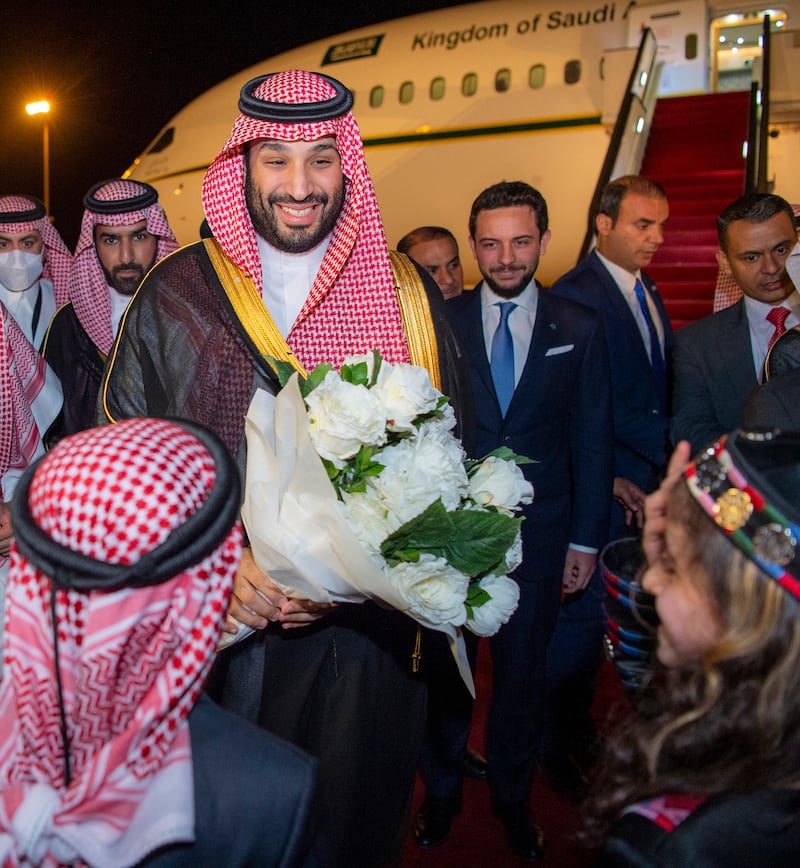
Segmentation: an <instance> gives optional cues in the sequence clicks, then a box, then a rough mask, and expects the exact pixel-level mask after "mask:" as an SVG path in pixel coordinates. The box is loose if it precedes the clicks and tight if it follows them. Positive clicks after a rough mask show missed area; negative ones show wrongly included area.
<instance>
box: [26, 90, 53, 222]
mask: <svg viewBox="0 0 800 868" xmlns="http://www.w3.org/2000/svg"><path fill="white" fill-rule="evenodd" d="M25 111H26V112H27V113H28V114H29V115H43V117H42V161H43V168H44V171H43V175H44V197H43V198H44V210H45V213H46V214H47V215H48V217H49V216H50V128H49V127H48V125H47V113H48V112H49V111H50V103H49V102H48V101H47V100H46V99H40V100H38V101H37V102H29V103H28V104H27V105H26V106H25Z"/></svg>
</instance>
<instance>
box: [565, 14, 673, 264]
mask: <svg viewBox="0 0 800 868" xmlns="http://www.w3.org/2000/svg"><path fill="white" fill-rule="evenodd" d="M657 60H658V43H657V42H656V38H655V35H654V34H653V31H652V30H651V29H650V28H649V27H648V28H647V29H646V30H644V32H643V33H642V38H641V40H640V42H639V49H638V51H637V52H636V59H635V60H634V63H633V66H632V67H631V73H630V76H629V78H628V84H627V87H626V89H625V94H624V96H623V97H622V102H621V104H620V108H619V112H618V113H617V119H616V121H615V123H614V129H613V131H612V133H611V140H610V141H609V144H608V149H607V151H606V156H605V159H604V161H603V166H602V168H601V169H600V174H599V175H598V178H597V183H596V184H595V188H594V193H593V194H592V200H591V203H590V205H589V213H588V217H587V227H586V234H585V235H584V238H583V243H582V244H581V249H580V253H579V254H578V262H580V261H581V260H582V259H583V258H584V257H585V256H586V255H587V254H588V253H589V252H590V251H591V249H592V247H593V246H594V235H595V225H594V221H595V216H596V214H597V208H598V206H599V204H600V196H601V194H602V192H603V188H604V187H605V186H606V184H608V182H609V181H611V180H612V179H613V178H618V177H620V176H621V175H635V174H637V173H638V171H639V168H640V167H641V165H642V159H643V157H644V148H645V145H646V143H647V136H648V134H649V133H650V126H651V124H652V120H653V111H654V110H655V104H656V99H657V97H658V79H659V77H660V74H661V64H660V63H658V62H657Z"/></svg>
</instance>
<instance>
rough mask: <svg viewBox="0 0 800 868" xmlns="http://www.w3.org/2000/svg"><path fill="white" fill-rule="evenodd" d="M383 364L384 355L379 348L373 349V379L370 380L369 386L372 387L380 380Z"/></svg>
mask: <svg viewBox="0 0 800 868" xmlns="http://www.w3.org/2000/svg"><path fill="white" fill-rule="evenodd" d="M381 365H383V356H382V355H381V354H380V353H379V352H378V350H373V351H372V379H371V380H370V381H369V383H368V384H367V386H368V387H369V388H370V389H371V388H372V387H373V386H374V385H375V383H377V382H378V375H379V374H380V372H381Z"/></svg>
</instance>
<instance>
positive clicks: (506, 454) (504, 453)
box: [465, 446, 539, 469]
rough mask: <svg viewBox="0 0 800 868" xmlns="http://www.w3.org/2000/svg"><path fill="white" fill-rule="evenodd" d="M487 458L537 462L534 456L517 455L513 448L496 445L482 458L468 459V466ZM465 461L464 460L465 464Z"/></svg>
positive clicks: (519, 462)
mask: <svg viewBox="0 0 800 868" xmlns="http://www.w3.org/2000/svg"><path fill="white" fill-rule="evenodd" d="M487 458H502V459H503V461H513V462H514V463H515V464H538V463H539V462H538V460H537V459H535V458H528V457H527V456H525V455H519V454H517V453H516V452H514V450H513V449H509V448H508V446H498V448H497V449H493V450H492V451H491V452H487V453H486V455H484V456H483V458H480V459H478V460H477V461H470V462H469V464H470V468H468V469H471V467H474V466H475V465H477V464H482V463H483V462H484V461H486V459H487ZM466 463H467V462H465V464H466Z"/></svg>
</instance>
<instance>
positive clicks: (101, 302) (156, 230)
mask: <svg viewBox="0 0 800 868" xmlns="http://www.w3.org/2000/svg"><path fill="white" fill-rule="evenodd" d="M146 189H148V188H146V187H145V186H144V185H143V184H140V183H139V182H138V181H131V180H125V179H122V178H114V179H111V180H110V181H108V182H107V183H105V184H103V185H102V186H101V187H99V188H97V189H95V190H93V193H92V195H93V197H94V198H95V199H98V200H100V201H103V202H119V203H120V211H119V212H117V213H103V214H98V213H96V212H94V211H92V210H91V209H90V208H86V209H85V210H84V212H83V219H82V220H81V234H80V236H79V237H78V243H77V244H76V246H75V255H74V258H73V262H72V268H71V270H70V274H69V298H70V301H71V302H72V306H73V308H74V309H75V315H76V316H77V317H78V321H79V322H80V324H81V326H82V327H83V330H84V331H85V332H86V334H87V335H88V336H89V338H90V339H91V341H92V343H93V344H94V345H95V346H96V347H97V348H98V349H99V350H100V352H101V353H104V354H107V353H108V351H109V350H110V349H111V345H112V344H113V343H114V330H113V328H112V325H111V302H110V301H109V296H108V285H107V283H106V277H105V274H104V273H103V267H102V265H101V264H100V260H99V259H98V257H97V250H96V249H95V246H94V228H95V226H97V225H98V224H99V223H100V224H103V225H104V226H130V225H131V224H132V223H138V222H139V221H140V220H147V231H148V232H149V233H150V234H151V235H155V236H156V238H157V239H158V246H157V248H156V262H158V260H159V259H163V258H164V257H165V256H166V255H167V254H168V253H172V251H173V250H177V249H178V247H179V244H178V240H177V239H176V238H175V235H174V234H173V232H172V229H170V227H169V223H167V217H166V215H165V214H164V210H163V208H162V207H161V205H159V204H158V202H155V203H154V204H152V205H148V206H147V207H145V208H140V209H138V210H133V211H126V210H124V207H125V202H126V201H128V200H130V199H134V198H136V197H141V196H142V194H143V193H144V192H145V190H146Z"/></svg>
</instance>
